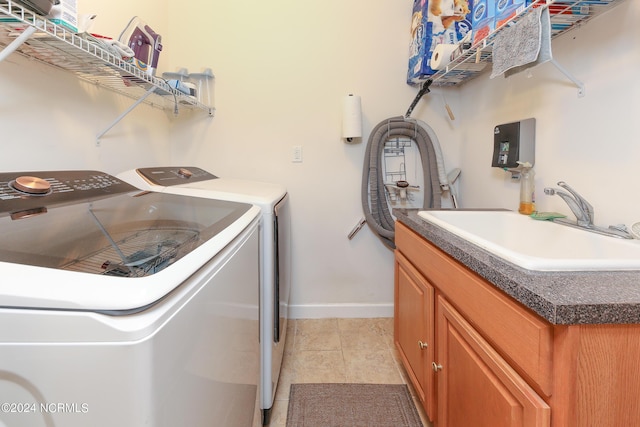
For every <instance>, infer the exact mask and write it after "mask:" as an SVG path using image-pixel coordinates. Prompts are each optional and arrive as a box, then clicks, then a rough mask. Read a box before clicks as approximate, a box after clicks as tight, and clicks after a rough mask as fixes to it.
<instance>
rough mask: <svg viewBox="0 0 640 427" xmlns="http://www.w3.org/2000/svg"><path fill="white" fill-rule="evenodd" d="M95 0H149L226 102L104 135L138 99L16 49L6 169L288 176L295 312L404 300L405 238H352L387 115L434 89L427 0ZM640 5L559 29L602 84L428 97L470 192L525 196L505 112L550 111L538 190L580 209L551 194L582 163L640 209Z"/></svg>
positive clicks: (523, 83) (137, 117) (6, 70)
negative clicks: (400, 258)
mask: <svg viewBox="0 0 640 427" xmlns="http://www.w3.org/2000/svg"><path fill="white" fill-rule="evenodd" d="M80 3H81V5H82V11H83V12H93V13H96V14H97V15H98V18H97V20H96V24H95V27H94V29H93V31H94V32H98V33H101V34H105V35H113V36H116V37H117V36H118V35H119V32H120V31H121V30H122V29H123V28H124V26H125V25H126V24H127V22H128V20H129V18H130V17H131V16H132V15H139V16H141V17H142V18H143V19H144V20H145V21H147V22H148V23H149V24H150V25H151V26H152V27H153V28H154V29H156V30H157V31H158V33H160V34H162V35H163V43H164V45H165V50H164V52H163V54H162V56H161V59H160V66H159V68H160V72H162V71H173V70H175V69H176V68H178V67H187V68H189V69H190V70H191V71H198V70H199V69H200V68H202V67H211V68H212V69H213V71H214V73H215V75H216V82H215V88H216V102H215V106H216V108H217V111H216V116H215V118H213V119H211V118H208V117H206V116H205V115H203V114H184V113H181V115H180V117H179V118H178V119H176V120H174V119H171V118H170V116H168V115H167V114H165V113H164V112H161V111H159V110H156V109H153V108H150V107H148V106H141V107H138V108H137V109H136V110H134V111H133V112H132V113H131V114H130V115H129V116H127V117H126V118H125V119H124V120H123V121H122V122H121V123H119V124H118V125H117V126H116V127H115V128H114V129H113V130H112V131H111V132H110V133H109V134H108V135H107V136H106V137H105V139H104V140H103V142H102V144H101V146H100V147H96V145H95V135H96V134H97V133H98V132H99V131H101V130H102V129H103V128H104V127H105V126H106V125H108V124H109V123H110V122H111V121H112V120H113V119H114V118H115V117H116V116H117V115H118V114H119V112H120V111H122V110H124V109H125V108H126V107H127V106H129V105H130V104H131V102H132V101H131V100H130V99H128V98H124V97H122V96H119V95H115V94H111V93H109V92H107V91H105V90H102V89H99V88H96V87H94V86H91V85H89V84H86V83H82V82H79V81H77V80H76V79H75V78H74V77H73V76H71V75H69V74H67V73H64V72H59V71H57V70H52V69H51V68H49V67H45V66H42V65H38V64H34V63H32V62H30V61H27V60H24V59H21V58H19V57H16V56H15V55H14V56H12V57H11V58H9V60H7V61H5V62H3V63H0V85H1V87H2V94H1V95H0V128H1V129H2V136H3V138H2V140H3V142H4V147H3V148H4V155H3V156H1V157H0V170H38V169H54V168H68V169H71V168H78V169H80V168H95V169H101V170H105V171H107V172H111V173H118V172H120V171H123V170H126V169H130V168H133V167H138V166H149V165H163V164H164V165H166V164H168V163H173V164H193V165H197V166H201V167H204V168H206V169H208V170H210V171H212V172H214V173H215V174H217V175H219V176H224V177H230V178H231V177H240V178H247V179H255V180H262V181H270V182H279V183H282V184H284V185H286V186H287V188H288V189H289V191H290V194H291V201H292V214H293V235H294V240H293V249H294V260H293V261H294V266H293V280H294V289H293V293H292V299H293V301H292V303H293V309H294V313H295V314H296V315H297V316H300V317H314V316H375V315H391V313H392V311H391V308H392V301H393V254H392V253H391V251H389V250H388V249H386V248H385V247H384V246H383V245H382V243H381V242H380V241H379V240H378V239H377V237H375V236H374V235H373V234H372V233H371V231H370V230H369V229H368V228H366V227H365V228H364V229H363V230H362V231H361V232H360V233H358V234H357V235H356V237H355V238H354V239H353V240H351V241H349V240H347V237H346V236H347V233H348V232H349V231H350V230H351V228H352V227H353V226H354V225H355V224H356V222H357V221H358V219H359V218H360V217H361V216H362V209H361V207H360V181H361V173H362V164H363V155H364V150H365V144H366V139H367V138H368V136H369V131H370V130H371V129H372V128H373V127H374V126H375V125H376V124H377V123H379V122H380V121H382V120H383V119H386V118H388V117H391V116H396V115H402V114H404V112H405V111H406V109H407V107H408V106H409V104H410V103H411V101H412V99H413V97H414V96H415V94H416V92H417V90H416V89H415V88H412V87H409V86H407V85H406V84H405V83H404V81H405V75H406V64H407V51H408V36H409V35H408V29H409V21H410V15H411V4H412V2H411V1H410V0H405V1H402V2H399V1H397V0H377V1H376V2H368V1H365V0H350V1H342V0H327V1H324V2H301V1H296V0H277V1H275V2H264V1H258V0H248V1H243V2H231V1H222V0H214V1H210V0H198V1H192V2H190V4H189V7H188V10H185V9H184V8H183V9H176V8H175V7H171V8H170V7H169V6H173V4H170V3H169V2H166V1H163V2H160V3H158V2H155V1H154V2H151V1H150V0H136V1H134V2H132V1H129V0H112V1H111V2H101V1H98V0H82V1H81V2H80ZM163 6H164V7H163ZM639 9H640V5H638V4H637V2H633V1H627V2H624V3H623V4H622V5H621V6H619V7H617V8H615V9H614V10H612V11H610V12H608V13H607V14H605V15H604V16H601V17H599V18H597V19H595V20H593V21H592V22H591V23H589V24H588V25H586V26H585V27H584V28H582V29H579V30H578V31H574V32H571V33H570V34H568V35H566V36H563V37H562V38H560V39H558V40H556V41H555V42H554V44H553V49H554V56H555V57H556V59H557V60H558V61H559V62H560V63H561V64H562V65H563V66H564V67H565V68H567V69H569V70H570V71H572V72H573V73H574V74H575V75H576V76H577V77H578V78H580V79H582V80H583V81H584V82H585V84H586V93H587V95H586V97H584V98H578V97H577V90H576V89H575V88H574V87H572V86H571V85H570V84H569V83H567V81H566V79H564V77H563V76H562V75H561V74H559V72H558V71H557V70H555V69H554V68H553V67H552V66H551V65H550V64H544V65H542V66H540V67H538V68H535V69H534V70H533V77H532V78H530V79H527V78H526V76H524V75H517V76H514V77H511V78H509V79H503V78H497V79H494V80H489V78H488V75H483V76H481V77H479V78H477V79H476V80H473V81H471V82H469V83H467V84H465V85H464V86H463V87H462V88H460V89H434V91H433V92H432V93H431V94H430V95H427V97H426V98H425V99H423V101H421V102H420V104H419V105H418V107H417V108H416V110H415V111H414V114H413V116H414V117H416V118H420V119H423V120H425V121H426V122H428V123H429V124H430V125H431V126H432V127H433V128H434V130H435V131H436V133H437V134H438V137H439V139H440V143H441V145H442V148H443V151H444V154H445V161H446V163H447V166H448V169H451V168H453V167H458V166H459V167H461V168H462V170H463V172H462V177H461V181H460V193H461V202H462V204H463V206H465V207H506V208H512V209H515V208H516V207H517V202H518V185H517V184H514V183H511V182H509V179H508V178H507V175H506V174H505V173H504V172H502V171H499V170H494V169H492V168H491V167H490V159H491V150H492V141H493V137H492V135H493V133H492V130H493V126H494V125H496V124H499V123H506V122H509V121H512V120H517V119H521V118H526V117H536V119H537V147H536V156H537V158H536V171H537V180H536V183H537V187H538V188H537V194H536V196H537V202H538V208H539V209H541V210H558V211H562V212H566V213H569V212H568V209H567V208H566V207H565V206H564V205H563V203H562V202H561V200H560V199H559V198H557V197H556V198H550V197H548V196H546V197H545V196H544V195H543V194H542V188H543V187H544V186H549V185H553V184H554V183H555V182H556V181H558V180H566V181H567V182H568V183H569V184H571V185H573V186H574V187H575V188H576V189H577V190H578V191H580V192H581V193H583V194H584V195H585V196H586V197H587V198H588V199H589V200H590V201H592V203H593V205H594V206H595V208H596V221H597V222H599V223H613V222H626V223H627V224H630V223H632V222H635V221H638V220H639V218H638V216H639V215H637V209H636V206H637V202H636V201H635V200H636V199H635V197H634V193H633V190H634V185H635V183H637V182H640V180H639V179H638V178H640V177H639V174H640V172H639V171H638V168H636V167H635V162H636V159H638V158H640V156H639V154H640V153H638V151H639V150H640V148H638V147H639V144H637V143H636V141H635V139H636V136H635V132H634V131H635V128H636V126H635V121H636V120H637V119H636V117H635V114H636V112H637V111H640V109H639V108H638V107H639V105H638V103H639V101H638V100H637V99H638V96H639V95H640V93H639V92H640V88H639V83H638V81H637V78H636V74H637V71H636V70H637V69H638V68H639V67H640V51H638V49H637V45H638V43H637V42H638V41H640V40H639V39H640V28H638V26H637V25H635V19H634V17H637V16H639V15H640V13H639V12H640V10H639ZM125 10H126V11H127V13H126V14H124V13H123V11H125ZM608 55H611V56H612V57H613V59H614V60H615V65H611V63H609V62H608V60H606V58H607V56H608ZM348 93H355V94H358V95H360V96H361V97H362V102H363V115H364V136H365V138H364V142H360V143H357V144H345V143H344V142H342V140H341V139H340V126H341V124H340V115H341V111H340V103H341V99H342V97H343V96H344V95H346V94H348ZM443 96H445V97H446V100H447V101H448V103H449V104H450V105H451V107H452V108H453V110H454V112H455V114H456V120H455V121H454V122H450V121H449V120H448V118H447V117H446V112H445V110H444V107H443ZM294 145H301V146H303V154H304V161H303V162H302V163H291V161H290V160H291V147H292V146H294ZM555 199H557V200H555Z"/></svg>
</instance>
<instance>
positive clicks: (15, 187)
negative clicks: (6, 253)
mask: <svg viewBox="0 0 640 427" xmlns="http://www.w3.org/2000/svg"><path fill="white" fill-rule="evenodd" d="M131 191H139V190H138V189H137V188H135V187H134V186H132V185H129V184H127V183H125V182H123V181H121V180H119V179H117V178H116V177H114V176H111V175H109V174H107V173H104V172H99V171H90V170H82V171H37V172H34V171H30V172H5V173H0V212H17V211H21V210H29V209H34V208H41V207H43V206H45V205H53V204H58V203H68V202H79V201H82V200H89V199H95V198H101V197H106V196H112V195H115V194H119V193H127V192H131Z"/></svg>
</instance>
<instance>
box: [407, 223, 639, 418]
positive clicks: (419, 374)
mask: <svg viewBox="0 0 640 427" xmlns="http://www.w3.org/2000/svg"><path fill="white" fill-rule="evenodd" d="M396 246H397V249H396V270H395V304H396V306H395V344H396V347H397V348H398V351H399V352H400V355H401V360H402V362H403V364H404V366H405V368H406V370H407V373H408V375H409V378H410V380H411V382H412V384H413V385H414V388H415V389H416V390H417V393H418V395H419V398H420V400H421V402H422V403H423V405H424V408H425V411H426V413H427V416H428V417H429V419H430V420H432V421H433V422H434V424H435V426H436V427H463V426H465V427H466V426H469V425H473V426H474V427H502V426H509V427H516V426H518V427H547V426H551V427H592V426H598V427H604V426H606V427H617V426H622V425H624V426H640V399H638V396H640V372H639V370H638V369H637V355H638V354H640V325H636V324H633V325H623V324H618V325H591V324H586V325H552V324H551V323H549V322H547V321H546V320H544V319H542V318H540V317H539V316H538V315H537V314H535V313H533V312H532V311H531V310H529V309H528V308H527V307H525V306H524V305H522V304H521V303H519V302H516V301H515V300H513V299H512V298H511V297H509V296H508V295H506V294H505V293H504V292H502V291H501V290H499V289H497V288H496V287H495V286H493V285H492V284H491V283H490V282H488V281H486V280H485V279H483V278H482V277H480V276H478V275H477V274H476V273H474V272H472V271H471V270H469V269H468V268H466V267H465V266H464V265H462V264H460V263H458V262H457V261H456V260H454V259H453V258H451V257H450V256H449V255H447V254H446V253H444V252H443V251H441V250H440V249H439V248H437V247H436V246H434V245H432V244H431V243H430V242H428V241H427V240H425V239H424V238H422V237H421V236H420V235H419V234H417V233H415V232H414V231H412V230H411V229H409V228H408V227H406V226H405V225H403V224H402V223H397V225H396ZM420 342H424V343H426V344H427V347H426V349H421V348H420V345H419V343H420Z"/></svg>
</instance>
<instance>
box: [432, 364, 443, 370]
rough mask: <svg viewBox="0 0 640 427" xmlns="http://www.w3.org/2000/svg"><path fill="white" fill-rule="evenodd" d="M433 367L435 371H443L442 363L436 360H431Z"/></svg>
mask: <svg viewBox="0 0 640 427" xmlns="http://www.w3.org/2000/svg"><path fill="white" fill-rule="evenodd" d="M431 367H432V368H433V371H434V372H438V371H442V365H440V364H438V363H436V362H431Z"/></svg>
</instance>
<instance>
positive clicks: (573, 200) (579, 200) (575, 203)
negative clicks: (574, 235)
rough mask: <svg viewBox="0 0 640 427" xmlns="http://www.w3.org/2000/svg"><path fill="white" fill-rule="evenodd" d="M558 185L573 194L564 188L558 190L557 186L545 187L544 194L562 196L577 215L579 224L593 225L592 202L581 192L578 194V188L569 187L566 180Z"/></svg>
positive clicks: (584, 225)
mask: <svg viewBox="0 0 640 427" xmlns="http://www.w3.org/2000/svg"><path fill="white" fill-rule="evenodd" d="M558 186H560V187H562V188H564V189H565V190H567V191H568V192H569V193H571V194H568V193H567V192H565V191H562V190H556V189H555V188H551V187H547V188H545V189H544V194H547V195H549V196H553V195H554V194H557V195H558V196H560V197H562V200H564V201H565V202H566V203H567V205H569V208H570V209H571V212H573V214H574V215H575V216H576V222H577V224H578V225H579V226H581V227H590V226H593V215H594V213H593V206H591V203H589V202H587V200H586V199H585V198H584V197H582V196H581V195H580V194H578V192H577V191H576V190H574V189H573V188H571V187H569V185H568V184H567V183H566V182H564V181H560V182H558Z"/></svg>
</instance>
